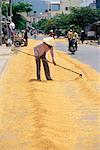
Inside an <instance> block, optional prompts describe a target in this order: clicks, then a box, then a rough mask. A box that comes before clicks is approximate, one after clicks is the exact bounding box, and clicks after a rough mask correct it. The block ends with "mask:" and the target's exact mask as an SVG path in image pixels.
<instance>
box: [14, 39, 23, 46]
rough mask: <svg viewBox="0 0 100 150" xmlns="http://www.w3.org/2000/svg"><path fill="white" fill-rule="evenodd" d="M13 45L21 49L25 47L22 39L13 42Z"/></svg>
mask: <svg viewBox="0 0 100 150" xmlns="http://www.w3.org/2000/svg"><path fill="white" fill-rule="evenodd" d="M14 45H15V46H16V47H20V46H21V47H23V46H25V40H24V39H20V40H18V39H17V40H15V41H14Z"/></svg>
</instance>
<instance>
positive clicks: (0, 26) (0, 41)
mask: <svg viewBox="0 0 100 150" xmlns="http://www.w3.org/2000/svg"><path fill="white" fill-rule="evenodd" d="M0 45H2V0H0Z"/></svg>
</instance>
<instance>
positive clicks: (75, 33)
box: [72, 30, 78, 50]
mask: <svg viewBox="0 0 100 150" xmlns="http://www.w3.org/2000/svg"><path fill="white" fill-rule="evenodd" d="M72 40H75V47H76V50H77V47H78V46H77V41H78V33H77V32H76V31H74V30H73V36H72Z"/></svg>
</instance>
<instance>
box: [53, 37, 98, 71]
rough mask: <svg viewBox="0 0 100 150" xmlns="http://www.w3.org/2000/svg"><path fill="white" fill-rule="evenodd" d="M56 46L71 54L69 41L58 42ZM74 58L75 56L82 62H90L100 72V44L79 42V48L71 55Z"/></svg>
mask: <svg viewBox="0 0 100 150" xmlns="http://www.w3.org/2000/svg"><path fill="white" fill-rule="evenodd" d="M56 48H57V49H58V50H60V51H62V50H63V51H64V52H66V53H67V54H70V53H69V51H68V43H67V40H66V42H65V41H63V42H57V44H56ZM71 57H72V58H75V59H77V60H79V61H81V62H82V63H85V64H89V65H90V66H91V67H93V68H94V69H95V70H97V71H98V72H100V46H99V45H88V44H83V45H82V44H79V45H78V50H77V51H76V53H75V55H71Z"/></svg>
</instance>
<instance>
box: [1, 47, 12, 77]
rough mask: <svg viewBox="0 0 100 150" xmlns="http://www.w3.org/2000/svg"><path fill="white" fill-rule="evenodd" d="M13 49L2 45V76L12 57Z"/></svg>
mask: <svg viewBox="0 0 100 150" xmlns="http://www.w3.org/2000/svg"><path fill="white" fill-rule="evenodd" d="M10 54H11V49H10V48H9V47H5V46H0V77H1V76H2V75H3V72H4V69H5V67H6V65H7V62H8V60H9V58H10Z"/></svg>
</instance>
